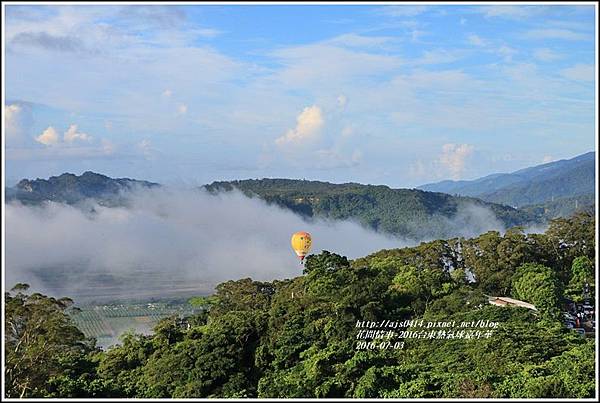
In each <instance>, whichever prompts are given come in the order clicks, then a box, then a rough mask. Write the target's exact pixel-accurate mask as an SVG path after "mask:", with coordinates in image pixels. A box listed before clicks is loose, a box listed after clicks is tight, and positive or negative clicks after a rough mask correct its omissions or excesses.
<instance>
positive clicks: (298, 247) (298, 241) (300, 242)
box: [292, 231, 312, 262]
mask: <svg viewBox="0 0 600 403" xmlns="http://www.w3.org/2000/svg"><path fill="white" fill-rule="evenodd" d="M311 245H312V239H311V237H310V234H309V233H308V232H304V231H299V232H296V233H295V234H294V235H292V248H293V249H294V252H296V255H298V257H299V258H300V261H301V262H304V257H305V256H306V255H307V254H308V251H309V250H310V246H311Z"/></svg>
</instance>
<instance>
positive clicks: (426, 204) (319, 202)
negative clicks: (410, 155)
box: [205, 179, 537, 239]
mask: <svg viewBox="0 0 600 403" xmlns="http://www.w3.org/2000/svg"><path fill="white" fill-rule="evenodd" d="M205 188H206V189H207V190H209V191H211V192H214V193H217V192H220V191H231V190H233V189H234V188H236V189H239V190H241V191H242V192H244V193H245V194H246V195H248V196H250V197H253V196H258V197H260V198H262V199H264V200H266V201H267V202H269V203H274V204H277V205H279V206H281V207H285V208H289V209H291V210H293V211H295V212H297V213H299V214H301V215H303V216H305V217H321V218H329V219H339V220H347V219H354V220H357V221H359V222H360V223H361V224H363V225H365V226H367V227H370V228H373V229H375V230H378V231H382V232H387V233H390V234H394V235H400V236H405V237H409V238H415V239H426V238H430V239H431V238H446V237H452V236H456V235H459V234H461V233H460V231H464V230H465V229H468V228H469V227H473V228H482V231H479V232H484V231H485V230H486V228H485V227H486V226H490V227H493V226H494V223H498V224H499V225H504V226H505V227H512V226H516V225H527V224H530V223H533V222H535V221H536V220H537V219H536V217H535V216H534V215H533V214H529V213H525V212H522V211H519V210H516V209H514V208H511V207H507V206H502V205H499V204H493V203H486V202H483V201H481V200H478V199H475V198H470V197H455V196H451V195H448V194H444V193H434V192H425V191H421V190H415V189H391V188H389V187H387V186H374V185H361V184H357V183H346V184H333V183H328V182H318V181H306V180H292V179H256V180H253V179H249V180H237V181H231V182H213V183H212V184H210V185H207V186H205ZM496 219H497V220H499V221H495V220H496ZM487 229H490V228H489V227H488V228H487ZM474 232H477V231H476V230H475V231H474Z"/></svg>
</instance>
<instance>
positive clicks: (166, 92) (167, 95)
mask: <svg viewBox="0 0 600 403" xmlns="http://www.w3.org/2000/svg"><path fill="white" fill-rule="evenodd" d="M162 95H163V97H166V98H170V97H171V95H173V91H171V90H170V89H168V88H167V89H166V90H164V91H163V93H162Z"/></svg>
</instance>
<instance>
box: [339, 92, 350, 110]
mask: <svg viewBox="0 0 600 403" xmlns="http://www.w3.org/2000/svg"><path fill="white" fill-rule="evenodd" d="M336 101H337V104H338V106H339V107H340V108H345V107H346V105H347V104H348V98H347V97H346V96H345V95H344V94H342V95H340V96H338V97H337V99H336Z"/></svg>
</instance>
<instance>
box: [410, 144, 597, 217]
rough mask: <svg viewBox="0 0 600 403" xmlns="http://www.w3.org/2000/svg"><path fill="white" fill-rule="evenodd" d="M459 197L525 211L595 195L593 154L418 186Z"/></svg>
mask: <svg viewBox="0 0 600 403" xmlns="http://www.w3.org/2000/svg"><path fill="white" fill-rule="evenodd" d="M417 189H421V190H426V191H433V192H435V191H442V192H445V193H450V194H456V195H461V196H472V197H477V198H480V199H482V200H485V201H488V202H493V203H501V204H506V205H510V206H513V207H524V206H528V205H534V204H541V203H546V202H550V201H553V200H554V199H555V198H566V197H575V196H589V195H590V194H595V152H594V151H590V152H588V153H585V154H581V155H578V156H576V157H573V158H570V159H562V160H558V161H553V162H549V163H545V164H541V165H536V166H533V167H528V168H523V169H520V170H517V171H514V172H512V173H497V174H491V175H487V176H484V177H481V178H477V179H474V180H470V181H448V180H446V181H441V182H436V183H429V184H425V185H421V186H418V187H417Z"/></svg>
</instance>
